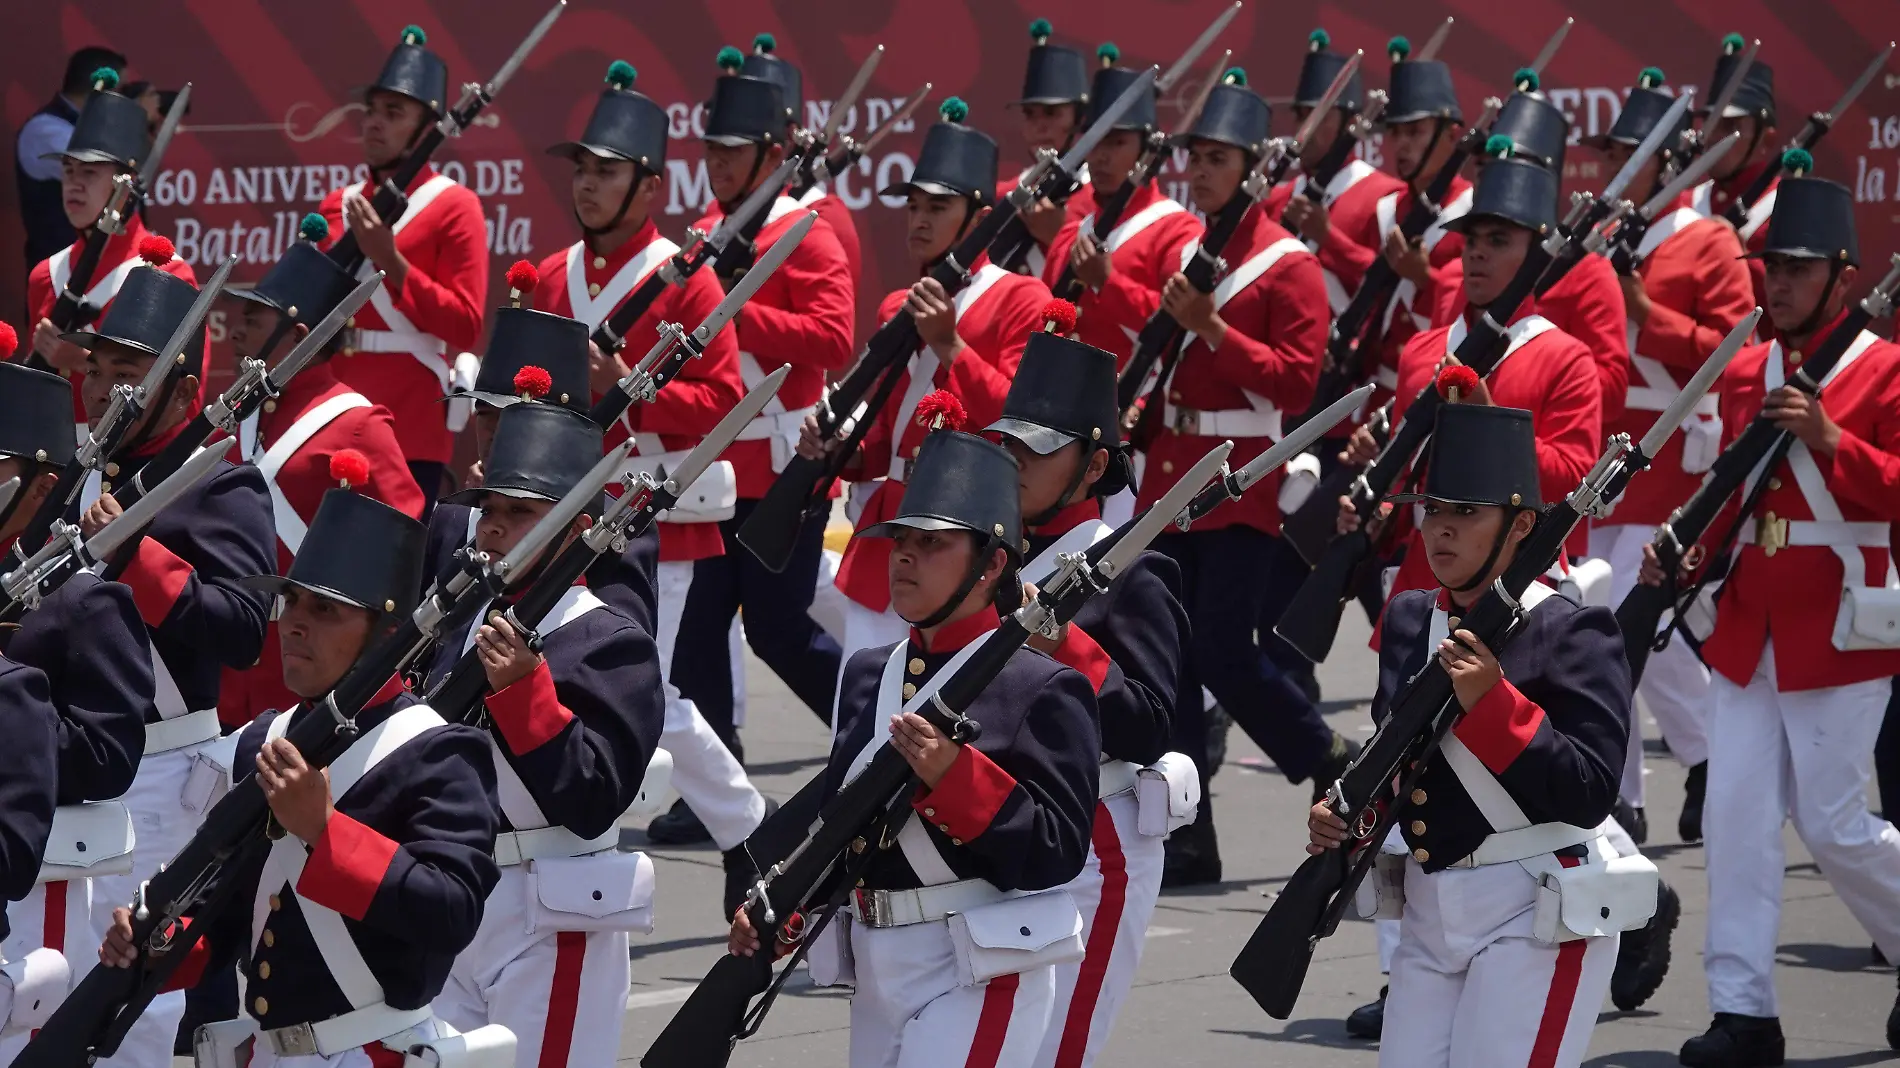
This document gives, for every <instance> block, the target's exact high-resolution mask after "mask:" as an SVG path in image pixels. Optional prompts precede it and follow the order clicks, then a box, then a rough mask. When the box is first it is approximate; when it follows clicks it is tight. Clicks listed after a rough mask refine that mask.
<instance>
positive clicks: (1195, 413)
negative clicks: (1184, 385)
mask: <svg viewBox="0 0 1900 1068" xmlns="http://www.w3.org/2000/svg"><path fill="white" fill-rule="evenodd" d="M1161 421H1162V423H1163V424H1164V425H1166V426H1167V427H1168V429H1170V430H1172V431H1174V432H1175V433H1176V434H1180V435H1183V436H1184V437H1191V438H1273V439H1275V440H1278V439H1279V437H1280V413H1279V412H1278V411H1277V410H1275V411H1264V412H1263V411H1257V410H1255V409H1253V408H1224V409H1222V410H1220V411H1214V412H1204V411H1201V410H1199V409H1196V408H1177V407H1175V406H1174V405H1173V404H1166V405H1164V406H1163V407H1162V409H1161Z"/></svg>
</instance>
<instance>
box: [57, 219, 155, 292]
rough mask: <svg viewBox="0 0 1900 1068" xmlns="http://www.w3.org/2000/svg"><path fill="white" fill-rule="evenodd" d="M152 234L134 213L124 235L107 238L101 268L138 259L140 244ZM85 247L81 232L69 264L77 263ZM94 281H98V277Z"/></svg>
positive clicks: (76, 239)
mask: <svg viewBox="0 0 1900 1068" xmlns="http://www.w3.org/2000/svg"><path fill="white" fill-rule="evenodd" d="M150 232H151V231H149V230H147V229H146V228H145V222H144V220H142V219H140V218H139V216H138V213H137V212H133V213H132V215H131V217H130V218H128V219H126V220H125V231H124V232H123V233H117V234H113V235H112V236H111V237H108V238H106V247H105V250H104V251H102V252H101V253H99V266H100V267H101V268H102V269H103V268H105V267H106V266H107V265H110V264H119V263H124V262H125V261H126V260H129V259H134V258H136V257H137V256H138V254H139V242H141V241H143V240H145V237H146V235H147V234H149V233H150ZM85 247H86V234H85V232H84V231H81V232H80V234H79V236H78V237H76V238H74V239H73V244H72V252H71V255H72V258H71V259H69V260H67V263H69V264H71V263H74V262H76V261H77V260H78V257H79V254H80V253H81V252H82V251H84V250H85ZM93 280H94V281H95V282H97V281H98V279H97V278H96V277H95V278H94V279H93Z"/></svg>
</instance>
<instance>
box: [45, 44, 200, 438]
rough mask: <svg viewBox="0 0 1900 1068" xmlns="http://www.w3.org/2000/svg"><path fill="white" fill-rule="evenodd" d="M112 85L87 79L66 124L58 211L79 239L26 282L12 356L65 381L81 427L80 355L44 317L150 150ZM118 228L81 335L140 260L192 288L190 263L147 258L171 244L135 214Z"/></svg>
mask: <svg viewBox="0 0 1900 1068" xmlns="http://www.w3.org/2000/svg"><path fill="white" fill-rule="evenodd" d="M118 84H119V76H118V74H117V73H116V72H114V71H113V70H112V68H110V67H102V68H100V69H99V70H97V71H95V72H93V83H92V95H90V96H88V97H87V98H86V103H85V106H84V107H82V108H81V109H80V112H79V118H78V120H77V121H75V122H74V124H73V136H72V140H70V141H68V142H67V143H66V149H65V151H63V152H60V153H58V154H57V158H58V159H59V162H60V197H61V204H62V206H64V208H65V209H66V219H67V221H68V222H71V223H72V224H73V229H75V230H77V231H79V237H78V238H77V239H76V240H74V241H73V243H72V245H70V246H69V247H67V248H63V249H61V250H60V251H58V252H55V253H54V254H52V255H51V256H48V257H47V258H46V259H44V260H41V261H40V262H39V263H37V264H35V265H34V267H33V270H32V271H31V272H30V273H29V274H28V275H27V279H26V306H27V313H28V314H29V315H30V316H31V317H32V320H33V324H34V325H33V338H32V345H31V346H30V347H28V348H26V349H25V351H22V352H19V353H17V354H16V357H17V358H18V359H21V360H25V359H26V358H27V357H28V356H29V355H30V354H33V353H37V354H39V356H40V357H41V358H42V359H44V360H45V361H46V362H47V363H48V364H49V365H50V366H51V367H52V369H53V370H55V371H57V372H59V373H60V374H62V375H65V376H66V377H67V378H69V379H71V380H72V383H73V415H74V418H75V421H76V422H84V421H85V406H84V402H83V401H82V400H81V399H80V395H79V394H80V388H81V384H82V383H83V382H84V381H85V378H86V350H85V349H84V348H81V347H80V346H78V345H75V344H73V343H72V342H69V341H66V340H64V339H63V338H61V337H60V328H59V327H57V326H54V325H53V321H52V319H51V318H49V316H51V315H52V313H53V306H54V305H55V304H57V303H58V302H59V295H60V294H61V293H63V292H65V290H66V287H67V286H68V285H69V284H70V283H71V281H72V273H73V268H74V266H76V261H77V259H78V258H79V255H80V253H81V251H83V250H84V249H85V246H86V237H87V234H88V232H89V231H91V229H92V228H93V227H95V226H97V225H99V223H100V221H101V219H100V216H101V214H102V213H103V212H104V211H105V207H106V202H107V201H109V200H111V199H112V189H113V181H114V179H115V177H116V176H118V175H121V174H124V175H128V176H129V175H132V174H134V173H135V172H136V171H137V170H138V165H139V161H140V160H143V159H144V158H145V154H146V151H147V150H148V149H149V148H150V147H151V141H150V139H149V138H148V137H147V136H146V125H145V108H144V107H143V106H142V105H140V104H139V102H138V101H136V100H133V99H132V98H130V97H126V96H122V95H120V94H118V93H116V92H113V90H114V89H116V88H117V87H118ZM121 223H122V224H123V229H122V231H121V232H120V233H117V234H114V235H113V236H112V237H110V238H107V239H106V243H105V250H104V251H103V252H101V253H100V256H99V264H98V266H97V267H96V268H95V269H94V270H93V273H92V278H91V280H90V288H88V289H87V290H86V292H85V293H84V294H82V296H83V297H84V304H83V308H82V312H81V318H80V321H79V322H78V324H76V325H77V327H78V328H80V329H83V328H85V326H86V325H87V324H89V323H92V322H96V321H98V318H99V316H101V315H103V314H104V313H105V310H106V308H108V307H109V306H110V305H111V304H112V300H113V298H114V297H116V296H118V295H119V288H120V287H121V286H123V285H124V284H125V280H126V278H127V277H129V276H130V275H131V273H132V271H133V270H134V269H136V268H137V267H138V266H139V264H140V261H141V260H144V261H146V262H154V261H156V262H158V263H159V264H160V268H159V269H160V270H163V271H165V272H166V273H168V274H172V275H176V276H178V277H179V278H180V279H182V280H184V281H186V282H192V283H196V282H197V278H196V277H194V276H193V275H192V273H191V264H189V263H187V262H185V261H184V260H180V259H175V258H173V257H172V255H171V253H170V252H169V251H167V252H166V253H165V254H164V256H162V257H160V256H157V255H156V254H154V255H153V256H151V257H150V258H147V256H146V253H147V252H148V251H153V252H154V253H155V252H156V250H157V249H159V248H164V249H167V250H169V249H170V248H171V242H169V241H166V240H165V239H163V238H160V237H157V235H155V234H153V233H152V232H151V231H150V230H147V229H146V228H145V220H144V219H143V218H141V217H140V216H139V214H138V213H137V212H132V213H131V214H130V215H129V217H127V218H125V219H123V220H121Z"/></svg>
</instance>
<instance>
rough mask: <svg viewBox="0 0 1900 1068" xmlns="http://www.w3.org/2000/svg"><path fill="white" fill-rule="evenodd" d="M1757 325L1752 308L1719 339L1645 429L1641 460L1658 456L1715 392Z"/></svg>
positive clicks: (1756, 314)
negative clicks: (1730, 363) (1712, 390)
mask: <svg viewBox="0 0 1900 1068" xmlns="http://www.w3.org/2000/svg"><path fill="white" fill-rule="evenodd" d="M1760 321H1761V309H1760V308H1755V309H1753V310H1752V311H1750V312H1749V313H1748V314H1747V315H1744V316H1742V321H1741V322H1739V323H1736V324H1735V327H1734V329H1732V330H1730V331H1729V332H1728V336H1727V337H1725V338H1723V339H1722V343H1721V344H1720V345H1717V346H1716V347H1715V351H1714V352H1712V353H1710V354H1709V358H1708V359H1707V360H1704V361H1703V362H1702V366H1701V367H1698V368H1696V373H1695V374H1694V375H1692V376H1690V378H1689V383H1688V385H1685V386H1683V387H1682V392H1681V393H1679V394H1677V395H1676V399H1675V400H1673V401H1670V402H1669V407H1668V408H1666V409H1664V410H1663V413H1662V415H1661V416H1660V417H1659V418H1658V419H1657V420H1656V423H1655V425H1653V426H1651V427H1650V428H1649V432H1648V433H1646V434H1644V435H1643V440H1642V441H1641V442H1639V443H1638V444H1637V448H1638V449H1640V450H1641V451H1642V454H1643V459H1644V460H1654V459H1655V458H1656V457H1658V456H1660V455H1662V447H1663V445H1664V443H1666V442H1667V441H1668V440H1669V435H1671V434H1673V433H1675V432H1676V428H1677V427H1679V426H1681V425H1682V422H1683V420H1685V419H1687V418H1689V413H1690V412H1692V411H1694V410H1695V406H1696V404H1697V403H1698V402H1700V401H1701V400H1702V398H1703V397H1705V396H1708V393H1709V390H1711V389H1714V388H1715V381H1716V379H1718V378H1721V377H1722V372H1723V371H1724V370H1725V369H1727V367H1728V365H1729V361H1730V360H1733V359H1734V358H1735V354H1736V353H1738V352H1740V351H1741V350H1742V346H1743V345H1746V344H1748V341H1749V339H1750V338H1752V337H1754V336H1755V324H1756V323H1758V322H1760Z"/></svg>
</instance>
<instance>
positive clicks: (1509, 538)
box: [1308, 404, 1656, 1066]
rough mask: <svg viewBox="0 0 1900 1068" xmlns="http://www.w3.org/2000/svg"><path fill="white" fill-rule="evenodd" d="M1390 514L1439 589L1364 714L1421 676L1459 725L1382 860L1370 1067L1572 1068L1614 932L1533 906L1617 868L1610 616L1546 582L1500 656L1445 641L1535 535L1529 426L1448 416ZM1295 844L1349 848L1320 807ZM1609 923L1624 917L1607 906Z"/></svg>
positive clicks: (1619, 736) (1615, 700) (1394, 640)
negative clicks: (1386, 885) (1439, 681)
mask: <svg viewBox="0 0 1900 1068" xmlns="http://www.w3.org/2000/svg"><path fill="white" fill-rule="evenodd" d="M1394 499H1395V500H1398V501H1421V500H1422V501H1423V505H1424V512H1425V515H1424V520H1423V522H1422V523H1421V529H1422V531H1423V534H1424V542H1423V544H1424V551H1425V553H1426V554H1427V558H1428V560H1429V563H1430V565H1431V568H1432V573H1433V574H1434V575H1435V576H1436V577H1437V579H1438V581H1439V582H1440V584H1441V588H1440V589H1437V590H1414V591H1412V592H1409V593H1403V594H1400V595H1399V596H1397V597H1395V598H1394V599H1393V600H1392V603H1391V604H1390V605H1388V606H1387V608H1386V614H1385V622H1384V639H1383V641H1382V642H1381V645H1380V651H1379V687H1378V691H1377V695H1376V696H1375V697H1374V700H1373V714H1374V716H1375V718H1379V719H1383V718H1384V716H1385V715H1386V709H1387V704H1388V702H1390V701H1391V700H1392V699H1393V698H1394V697H1395V695H1397V694H1398V693H1399V692H1400V691H1401V690H1402V689H1403V688H1404V686H1405V683H1406V682H1407V680H1409V679H1410V678H1411V677H1412V676H1414V675H1416V674H1417V673H1418V672H1419V671H1421V670H1423V669H1424V668H1425V666H1426V664H1427V661H1428V658H1431V657H1436V658H1437V659H1438V661H1439V662H1440V663H1441V664H1443V665H1444V667H1445V669H1446V670H1447V671H1448V672H1449V673H1450V675H1451V680H1452V687H1453V690H1454V691H1455V693H1456V695H1457V700H1458V702H1459V703H1460V704H1461V705H1462V706H1463V707H1464V710H1465V711H1464V715H1463V718H1462V719H1460V720H1459V721H1458V724H1457V725H1456V726H1455V727H1454V728H1453V729H1452V732H1451V734H1450V735H1448V736H1447V737H1446V739H1445V742H1444V745H1443V747H1442V748H1441V749H1440V751H1439V753H1438V755H1437V756H1436V757H1435V758H1434V759H1433V760H1432V762H1431V763H1430V764H1429V765H1428V766H1427V768H1426V770H1425V772H1424V773H1423V775H1422V776H1421V778H1420V780H1419V781H1418V783H1417V784H1416V788H1415V789H1413V790H1412V792H1411V794H1410V797H1409V798H1408V801H1409V807H1408V808H1407V809H1406V810H1405V812H1404V813H1402V814H1401V816H1400V820H1399V824H1398V827H1397V830H1398V832H1399V834H1398V836H1397V839H1398V840H1395V841H1391V842H1389V843H1387V845H1386V849H1387V850H1388V851H1390V852H1391V853H1392V855H1391V856H1389V857H1386V858H1382V860H1381V863H1382V864H1391V865H1393V866H1397V865H1400V864H1402V865H1403V869H1404V875H1403V886H1404V890H1403V895H1402V897H1403V902H1402V908H1403V916H1402V918H1401V923H1400V935H1399V946H1398V949H1397V951H1396V952H1395V953H1394V954H1393V957H1392V974H1391V994H1390V997H1389V998H1388V999H1387V1002H1386V1008H1385V1019H1384V1033H1383V1035H1382V1036H1381V1044H1380V1062H1381V1063H1382V1064H1387V1065H1396V1064H1404V1065H1407V1066H1415V1065H1416V1066H1430V1065H1446V1066H1449V1065H1463V1064H1476V1063H1486V1064H1505V1063H1510V1064H1531V1063H1535V1064H1548V1065H1575V1064H1577V1063H1578V1062H1579V1061H1581V1060H1582V1058H1583V1054H1584V1050H1585V1047H1587V1046H1588V1045H1589V1041H1590V1031H1591V1028H1592V1027H1594V1026H1595V1024H1596V1018H1597V1010H1598V1008H1599V1007H1601V1006H1602V1004H1603V997H1604V994H1605V993H1606V992H1607V991H1608V989H1609V985H1610V972H1611V969H1612V967H1613V966H1614V964H1615V963H1616V951H1617V940H1618V937H1617V936H1618V932H1619V930H1620V929H1621V926H1620V924H1618V921H1621V920H1623V919H1624V917H1623V916H1622V915H1615V917H1614V919H1613V921H1612V924H1613V925H1611V926H1609V927H1608V929H1607V930H1603V931H1600V932H1599V931H1590V932H1582V933H1583V934H1588V935H1589V937H1579V936H1578V934H1579V932H1575V931H1572V930H1569V929H1567V928H1566V924H1558V923H1554V922H1552V921H1554V920H1555V919H1556V918H1557V914H1556V912H1555V910H1553V909H1551V908H1550V907H1549V906H1550V904H1551V903H1550V902H1546V901H1543V900H1542V895H1540V890H1539V886H1540V882H1549V881H1552V880H1553V879H1554V877H1553V876H1551V875H1550V874H1549V873H1552V872H1557V871H1560V870H1562V869H1567V868H1573V867H1577V866H1580V865H1585V864H1607V863H1609V862H1610V861H1611V860H1612V859H1613V858H1616V856H1617V853H1616V850H1615V848H1614V847H1613V846H1612V845H1611V844H1610V842H1609V839H1608V838H1607V837H1606V836H1605V832H1604V829H1603V825H1604V824H1605V822H1606V820H1607V818H1608V816H1609V814H1610V809H1611V806H1612V805H1614V804H1615V802H1616V797H1617V787H1618V784H1619V782H1620V781H1621V775H1622V768H1623V757H1624V746H1625V745H1627V744H1628V740H1629V716H1630V702H1631V696H1630V678H1629V667H1628V665H1627V664H1626V663H1625V661H1624V658H1623V655H1622V650H1623V640H1622V636H1621V634H1620V633H1619V632H1618V630H1617V626H1616V619H1615V617H1614V616H1613V615H1612V614H1611V613H1610V611H1609V610H1608V609H1605V608H1583V607H1579V606H1578V605H1576V604H1575V603H1573V602H1571V601H1569V600H1567V599H1565V598H1564V597H1563V596H1561V595H1559V594H1557V593H1555V592H1554V590H1553V589H1552V588H1551V587H1550V586H1548V585H1545V584H1543V583H1541V582H1540V583H1534V584H1533V585H1532V586H1531V587H1530V588H1529V589H1528V590H1526V591H1525V594H1524V596H1523V598H1522V603H1523V605H1524V607H1525V615H1524V616H1523V618H1522V621H1521V622H1520V624H1519V629H1518V631H1517V633H1516V634H1515V635H1514V636H1513V637H1512V638H1511V642H1510V644H1509V645H1508V646H1506V647H1505V648H1504V651H1503V652H1502V654H1499V653H1495V652H1493V651H1492V650H1491V649H1489V648H1488V647H1486V646H1485V644H1484V643H1483V642H1482V641H1480V640H1479V639H1478V638H1477V636H1476V635H1474V634H1472V633H1471V632H1470V631H1468V630H1463V629H1460V627H1459V618H1458V617H1459V616H1460V615H1461V614H1462V613H1463V612H1464V611H1466V610H1468V609H1469V608H1470V607H1471V606H1472V605H1473V604H1474V603H1475V602H1476V601H1477V600H1478V599H1479V598H1480V597H1481V596H1483V595H1484V593H1485V592H1486V591H1487V590H1488V589H1489V588H1490V586H1491V583H1492V581H1493V580H1494V579H1495V578H1497V576H1499V575H1501V574H1502V573H1503V572H1504V571H1505V569H1507V568H1508V567H1510V566H1511V563H1512V560H1513V558H1514V557H1515V555H1516V553H1517V551H1518V547H1519V546H1520V545H1521V544H1523V542H1524V540H1525V539H1526V538H1527V537H1529V535H1530V532H1531V531H1532V529H1533V528H1534V527H1535V525H1536V523H1537V521H1538V509H1539V507H1540V498H1539V495H1538V476H1537V465H1536V443H1535V440H1534V438H1533V436H1532V432H1531V413H1530V412H1527V411H1524V410H1522V409H1516V408H1496V407H1490V406H1486V405H1476V404H1453V405H1447V406H1446V407H1445V408H1443V409H1442V410H1441V411H1440V413H1439V417H1438V426H1437V429H1436V431H1435V433H1434V434H1433V436H1432V455H1431V459H1430V462H1429V467H1428V470H1427V473H1426V477H1425V484H1424V487H1423V490H1422V492H1421V493H1420V494H1416V495H1412V494H1407V495H1401V496H1400V497H1397V498H1394ZM1309 829H1310V830H1311V832H1312V838H1313V844H1312V845H1310V846H1309V847H1308V851H1309V852H1315V853H1317V852H1319V851H1321V850H1322V849H1325V848H1332V847H1335V846H1338V845H1340V844H1341V843H1342V841H1343V840H1344V838H1345V834H1346V829H1345V826H1344V824H1343V823H1341V822H1340V820H1339V818H1338V817H1337V816H1335V815H1334V814H1333V813H1332V810H1331V809H1330V808H1329V807H1328V806H1327V805H1325V804H1320V805H1316V806H1315V807H1314V808H1313V810H1312V815H1311V819H1310V821H1309ZM1401 841H1402V844H1401ZM1367 847H1368V848H1379V843H1370V844H1369V845H1368V846H1367ZM1400 851H1403V852H1404V853H1405V854H1406V855H1405V856H1404V857H1403V858H1401V857H1400V856H1398V853H1399V852H1400ZM1616 863H1617V865H1618V867H1617V868H1616V869H1615V871H1614V872H1611V873H1610V874H1609V875H1607V876H1606V878H1605V882H1617V881H1620V880H1626V879H1627V880H1635V881H1637V882H1640V883H1641V884H1642V887H1643V891H1644V892H1646V893H1647V895H1648V896H1649V899H1650V901H1651V902H1652V903H1653V899H1654V895H1655V893H1656V882H1655V869H1654V867H1653V866H1649V865H1648V864H1647V862H1646V861H1643V860H1642V859H1641V858H1640V856H1638V857H1634V858H1625V859H1624V860H1620V861H1617V862H1616ZM1642 869H1646V871H1645V870H1642ZM1598 885H1599V887H1600V886H1601V885H1603V884H1598ZM1584 889H1585V890H1588V889H1589V888H1588V887H1586V888H1584ZM1571 892H1572V889H1571V888H1568V887H1566V889H1565V890H1564V893H1565V894H1569V893H1571ZM1578 892H1579V893H1582V892H1583V891H1578ZM1634 896H1636V897H1639V898H1640V897H1641V894H1637V895H1634ZM1627 900H1628V898H1624V899H1622V901H1627ZM1610 903H1614V904H1617V905H1618V910H1617V911H1620V909H1621V907H1622V902H1621V901H1614V900H1613V901H1612V902H1610ZM1590 904H1591V903H1590V902H1587V901H1582V900H1575V901H1566V902H1565V903H1564V907H1563V908H1562V911H1561V916H1562V918H1563V919H1564V920H1565V921H1566V923H1571V922H1575V917H1576V916H1577V915H1578V914H1581V913H1584V912H1588V913H1590V914H1591V916H1592V918H1595V915H1596V913H1597V909H1596V908H1594V907H1586V906H1588V905H1590ZM1602 915H1603V916H1605V917H1612V916H1613V910H1611V909H1608V908H1606V909H1604V911H1603V913H1602ZM1646 916H1647V913H1645V914H1644V915H1643V916H1641V917H1637V918H1636V922H1638V923H1640V922H1641V920H1642V919H1643V918H1646Z"/></svg>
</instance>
